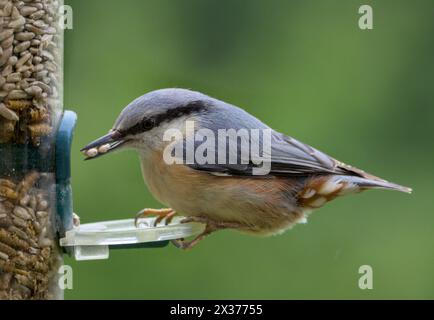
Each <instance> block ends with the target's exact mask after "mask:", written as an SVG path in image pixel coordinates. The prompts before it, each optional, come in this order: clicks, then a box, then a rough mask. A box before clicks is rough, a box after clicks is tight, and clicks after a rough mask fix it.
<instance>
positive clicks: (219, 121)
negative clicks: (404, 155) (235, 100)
mask: <svg viewBox="0 0 434 320" xmlns="http://www.w3.org/2000/svg"><path fill="white" fill-rule="evenodd" d="M211 103H212V104H214V106H215V108H214V109H213V111H211V112H210V113H208V114H206V115H204V116H203V117H202V118H201V120H200V122H201V123H200V124H201V127H202V128H207V129H209V130H210V131H213V133H214V136H216V137H217V136H218V129H219V128H225V129H229V128H231V129H235V130H237V131H238V130H242V129H246V130H247V131H249V132H252V130H259V131H261V132H264V131H267V130H269V132H270V134H269V139H268V140H270V141H269V142H268V145H270V148H262V150H261V152H262V155H263V156H265V158H267V160H265V161H268V163H269V170H268V171H267V174H265V175H266V176H306V175H310V174H350V175H358V173H357V172H354V171H352V170H351V167H349V166H346V165H345V164H343V163H340V162H339V161H337V160H335V159H333V158H331V157H330V156H328V155H326V154H325V153H323V152H321V151H318V150H316V149H314V148H312V147H311V146H308V145H306V144H304V143H302V142H300V141H298V140H296V139H294V138H291V137H289V136H286V135H283V134H281V133H278V132H276V131H274V130H272V129H271V128H270V127H268V126H267V125H265V124H264V123H263V122H261V121H260V120H259V119H257V118H255V117H254V116H252V115H250V114H249V113H247V112H245V111H244V110H243V109H240V108H238V107H236V106H233V105H229V104H226V103H223V102H221V101H215V100H213V101H211ZM264 137H265V135H261V134H260V135H259V136H255V137H254V136H253V134H252V135H251V136H250V137H249V138H248V140H249V142H250V143H251V145H254V144H257V145H259V146H265V145H267V143H264V141H268V140H267V139H264ZM227 139H228V140H226V148H225V147H223V148H219V147H217V146H216V148H215V150H216V152H215V153H216V154H215V157H214V161H211V162H207V163H203V162H202V163H198V162H197V161H194V163H193V164H188V165H189V166H190V167H191V168H193V169H195V170H201V171H207V172H210V173H212V174H216V175H235V176H252V175H254V170H255V168H258V167H260V166H261V164H260V163H259V164H258V161H257V160H258V159H257V157H256V158H255V157H254V156H252V154H249V157H248V159H246V157H245V154H244V156H243V154H242V153H241V151H240V150H241V149H242V148H241V146H242V141H243V139H239V138H237V137H235V140H236V141H234V138H233V137H228V138H227ZM244 140H246V139H244ZM230 142H232V143H234V145H236V146H237V148H236V149H235V151H234V148H232V149H230V148H229V143H230ZM217 143H219V142H218V141H217ZM199 144H200V143H199ZM222 150H223V151H224V152H225V156H224V157H219V154H218V153H219V152H220V153H221V152H222ZM219 158H220V159H221V158H225V161H223V162H222V161H218V160H219ZM230 158H232V159H233V158H236V159H237V161H236V162H235V163H234V161H230Z"/></svg>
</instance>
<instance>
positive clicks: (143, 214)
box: [134, 208, 176, 227]
mask: <svg viewBox="0 0 434 320" xmlns="http://www.w3.org/2000/svg"><path fill="white" fill-rule="evenodd" d="M175 215H176V211H175V210H173V209H171V208H167V209H143V210H142V211H140V212H139V213H138V214H137V215H136V218H135V219H134V224H135V226H136V227H139V225H140V219H142V218H147V217H148V216H157V219H155V222H154V227H156V226H157V225H158V224H159V223H160V222H161V221H163V220H165V224H166V226H167V225H168V224H169V223H170V222H172V220H173V217H175Z"/></svg>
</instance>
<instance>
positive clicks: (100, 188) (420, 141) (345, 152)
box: [65, 0, 434, 299]
mask: <svg viewBox="0 0 434 320" xmlns="http://www.w3.org/2000/svg"><path fill="white" fill-rule="evenodd" d="M66 3H67V4H70V5H71V6H72V7H73V10H74V29H73V30H69V31H66V37H65V41H66V43H65V106H66V108H69V109H72V110H74V111H76V112H77V113H78V116H79V123H78V126H77V130H76V135H75V143H74V152H73V187H74V201H75V203H74V207H75V211H76V212H77V213H78V214H79V215H80V216H81V219H82V223H87V222H94V221H103V220H111V219H124V218H131V217H133V216H134V214H135V213H136V212H137V211H139V210H140V209H142V208H144V207H156V208H158V207H160V204H159V203H158V202H157V201H156V200H154V199H153V197H152V196H151V195H150V193H149V192H148V191H147V189H146V188H145V186H144V183H143V181H142V177H141V172H140V167H139V161H138V157H137V155H136V154H135V153H134V152H125V153H119V154H115V155H112V156H108V157H107V158H106V157H104V158H101V159H99V160H96V161H90V162H84V161H83V157H82V156H81V154H80V153H79V149H80V147H82V146H84V145H85V144H86V143H88V142H89V141H91V140H93V139H94V138H96V137H99V136H100V135H102V134H104V133H106V132H107V130H108V129H110V127H111V126H112V124H113V122H114V120H115V119H116V117H117V115H118V114H119V112H120V111H121V109H122V108H123V107H124V106H125V105H127V104H128V103H129V102H130V101H131V100H133V99H134V98H136V97H138V96H140V95H142V94H144V93H146V92H148V91H151V90H154V89H159V88H164V87H183V88H192V89H195V90H198V91H202V92H204V93H207V94H209V95H211V96H214V97H217V98H220V99H223V100H225V101H228V102H231V103H233V104H236V105H239V106H241V107H243V108H244V109H246V110H247V111H249V112H251V113H253V114H254V115H256V116H257V117H259V118H260V119H262V120H263V121H264V122H265V123H267V124H268V125H270V126H272V127H273V128H275V129H276V130H278V131H281V132H284V133H286V134H288V135H291V136H293V137H295V138H298V139H300V140H302V141H303V142H306V143H309V144H311V145H313V146H314V147H317V148H318V149H320V150H322V151H324V152H327V153H329V154H330V155H332V156H334V157H336V158H338V159H340V160H342V161H345V162H347V163H349V164H352V165H355V166H358V167H360V168H363V169H365V170H367V171H369V172H372V173H374V174H377V175H380V176H381V177H384V178H385V179H389V180H391V181H394V182H397V183H401V184H404V185H408V186H411V187H413V188H414V193H413V195H411V196H409V195H406V194H401V193H394V192H386V191H371V192H366V193H363V194H361V195H356V196H350V197H346V198H342V199H339V200H337V201H334V202H332V203H330V204H328V205H327V206H326V207H324V208H323V209H321V210H319V211H316V212H315V213H314V214H313V215H312V216H311V217H310V220H309V223H308V224H307V225H298V226H296V227H295V228H294V229H293V230H291V231H289V232H287V233H285V234H284V235H281V236H276V237H270V238H255V237H251V236H246V235H242V234H238V233H236V232H233V231H223V232H219V233H216V234H214V235H212V236H211V237H209V238H207V239H206V240H205V241H204V242H202V243H201V244H200V245H199V246H198V247H196V248H195V249H194V250H192V251H190V252H183V251H180V250H177V249H176V248H175V247H173V246H169V247H167V248H164V249H154V250H136V249H135V250H125V251H112V252H111V253H110V254H111V257H110V260H107V261H95V262H75V261H73V260H72V259H70V258H68V259H66V263H68V264H70V265H72V266H73V269H74V289H73V290H70V291H67V292H66V298H67V299H89V298H96V299H106V298H120V299H127V298H133V299H190V298H197V299H208V298H210V299H214V298H215V299H223V298H226V299H305V298H318V299H329V298H330V299H337V298H344V299H353V298H354V299H367V298H375V299H388V298H399V299H402V298H434V251H433V244H434V210H433V209H434V205H433V201H432V197H433V186H434V184H433V181H434V170H432V165H433V161H434V150H433V147H432V146H433V144H432V141H433V138H434V134H433V133H434V132H433V131H434V130H433V120H434V90H433V89H434V87H433V85H434V83H433V75H434V59H433V57H434V42H433V31H434V19H433V14H434V2H433V1H431V0H427V1H395V0H394V1H392V0H389V1H362V2H361V1H346V0H345V1H344V0H342V1H302V0H298V1H284V0H281V1H278V0H273V1H246V0H235V1H234V0H225V1H222V0H219V1H214V0H208V1H203V0H184V1H177V0H151V1H149V0H146V1H143V0H123V1H114V0H91V1H89V0H69V1H66ZM362 4H371V5H372V6H373V10H374V30H370V31H362V30H360V29H359V28H358V19H359V14H358V8H359V6H360V5H362ZM361 265H370V266H372V267H373V270H374V289H373V290H364V291H363V290H360V289H359V288H358V280H359V277H360V275H359V274H358V269H359V267H360V266H361Z"/></svg>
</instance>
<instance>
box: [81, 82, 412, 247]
mask: <svg viewBox="0 0 434 320" xmlns="http://www.w3.org/2000/svg"><path fill="white" fill-rule="evenodd" d="M189 124H190V125H191V124H193V125H194V129H193V137H197V135H195V134H198V135H199V139H195V140H194V141H193V148H194V150H193V153H189V152H190V151H189V150H188V147H189V142H188V141H189V138H190V137H191V135H192V134H191V132H190V133H189V132H188V125H189ZM222 130H225V131H226V133H227V132H229V131H230V130H233V131H232V134H226V135H225V136H224V139H222V141H220V140H219V143H218V144H217V143H216V142H215V141H211V140H212V134H214V135H215V137H220V136H221V132H225V131H222ZM255 130H260V131H262V132H263V133H262V135H261V134H253V131H255ZM234 131H235V132H236V133H237V134H235V135H234V134H233V132H234ZM176 132H178V133H179V134H175V133H176ZM201 132H202V133H201ZM250 132H252V134H250V135H247V136H246V135H244V136H242V134H241V133H247V134H249V133H250ZM267 132H268V134H266V133H267ZM240 135H241V136H240ZM168 136H169V137H171V138H170V139H168ZM204 137H205V138H206V139H205V138H204ZM199 142H200V143H207V145H206V147H203V146H202V147H201V146H200V144H199ZM245 142H246V144H244V143H245ZM267 142H268V148H267ZM243 145H244V146H249V147H248V148H247V153H246V152H244V151H245V150H244V151H243V150H242V149H243V148H242V147H243ZM254 145H259V146H260V150H259V151H260V152H259V154H257V155H256V158H255V157H254V154H253V152H252V154H249V151H252V150H253V149H252V148H251V147H252V146H254ZM173 146H176V147H181V152H180V153H179V152H178V153H177V151H179V150H178V149H176V148H174V149H170V150H169V152H167V150H168V148H169V147H173ZM190 146H191V144H190ZM121 148H122V149H124V148H132V149H135V150H136V151H137V152H138V153H139V155H140V159H141V166H142V172H143V177H144V180H145V182H146V184H147V186H148V188H149V190H150V191H151V193H152V194H153V195H154V196H155V198H157V199H158V200H159V201H160V202H161V203H163V204H164V205H166V206H168V207H170V208H171V209H161V210H153V209H145V210H143V211H142V212H141V213H139V214H138V215H137V217H136V223H137V221H138V219H139V218H141V217H145V216H147V215H155V214H156V215H157V216H158V218H157V219H156V223H159V222H161V221H162V220H163V219H165V221H166V223H170V221H171V220H172V218H173V216H174V215H175V214H176V213H180V214H182V215H184V216H186V219H185V220H184V221H185V222H190V221H197V222H202V223H205V224H206V229H205V231H204V233H203V234H201V235H199V236H198V237H196V238H195V239H194V240H192V241H190V242H186V241H182V240H179V241H177V242H176V244H177V245H178V246H180V247H182V248H191V247H193V246H194V245H195V244H197V243H198V242H199V241H200V240H201V239H203V237H205V236H206V235H208V234H210V233H212V232H214V231H216V230H219V229H227V228H230V229H237V230H240V231H243V232H247V233H252V234H259V235H270V234H276V233H280V232H283V231H284V230H286V229H288V228H290V227H292V226H293V225H294V224H296V223H297V222H303V221H305V219H306V217H307V214H308V213H309V212H311V211H312V210H313V209H317V208H320V207H322V206H323V205H324V204H325V203H326V202H328V201H330V200H333V199H334V198H336V197H338V196H341V195H344V194H349V193H356V192H360V191H363V190H366V189H374V188H380V189H391V190H397V191H401V192H406V193H410V192H411V189H410V188H406V187H403V186H400V185H397V184H394V183H390V182H387V181H385V180H383V179H380V178H378V177H375V176H373V175H371V174H368V173H365V172H364V171H362V170H360V169H357V168H354V167H351V166H349V165H346V164H344V163H342V162H339V161H337V160H335V159H333V158H331V157H330V156H328V155H326V154H324V153H323V152H320V151H318V150H316V149H314V148H312V147H310V146H308V145H306V144H303V143H301V142H300V141H297V140H296V139H294V138H291V137H289V136H286V135H283V134H281V133H278V132H276V131H274V130H272V129H271V128H269V127H268V126H266V125H265V124H264V123H262V122H261V121H260V120H258V119H256V118H255V117H253V116H252V115H250V114H248V113H247V112H245V111H244V110H242V109H240V108H238V107H235V106H233V105H230V104H228V103H225V102H223V101H220V100H217V99H214V98H211V97H209V96H206V95H204V94H202V93H199V92H194V91H190V90H185V89H162V90H157V91H153V92H150V93H148V94H145V95H143V96H142V97H140V98H138V99H136V100H135V101H133V102H132V103H131V104H129V105H128V106H127V107H126V108H125V109H124V110H123V111H122V113H121V114H120V116H119V118H118V119H117V121H116V123H115V125H114V127H113V129H112V130H111V131H110V132H109V133H108V134H107V135H105V136H103V137H102V138H100V139H98V140H96V141H94V142H92V143H90V144H89V145H88V146H86V147H85V148H84V149H83V150H82V151H83V152H85V154H87V155H88V159H91V158H92V159H93V158H96V157H98V156H100V155H102V154H106V153H110V152H111V151H113V150H118V149H121ZM200 148H201V149H200ZM261 148H262V149H261ZM98 149H100V152H96V151H95V150H98ZM199 149H200V151H201V152H200V153H199V154H200V155H201V158H200V159H197V157H193V158H192V157H190V159H188V154H190V155H191V154H193V155H196V154H197V151H199ZM240 149H241V150H240ZM244 149H246V148H244ZM267 150H268V151H267ZM194 152H196V153H194ZM173 153H175V154H176V155H175V156H177V157H178V158H181V159H178V160H181V161H173V162H170V161H169V162H168V161H167V158H168V156H173ZM223 153H224V154H223ZM260 155H262V158H261V157H260ZM267 155H268V156H269V157H266V156H267ZM258 157H259V159H262V162H263V163H262V164H260V163H259V162H258ZM204 158H205V159H207V160H210V161H205V162H204V161H203V159H204ZM234 159H235V161H234ZM264 159H265V160H264ZM213 160H216V161H213ZM231 160H232V161H231ZM260 167H262V168H264V167H265V168H267V171H264V173H262V174H255V169H259V168H260Z"/></svg>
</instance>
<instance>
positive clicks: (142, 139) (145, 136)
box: [132, 117, 193, 151]
mask: <svg viewBox="0 0 434 320" xmlns="http://www.w3.org/2000/svg"><path fill="white" fill-rule="evenodd" d="M187 119H188V120H193V119H192V118H191V117H190V118H188V117H182V118H179V119H176V120H172V121H170V122H163V123H161V124H160V125H159V126H158V127H156V128H154V129H152V130H149V131H147V132H144V133H142V134H139V135H137V136H136V137H135V138H134V140H135V141H134V142H133V143H132V145H134V148H136V149H140V150H143V151H147V150H161V149H163V148H164V147H165V146H166V145H167V144H168V143H169V142H170V141H164V139H163V137H164V134H165V132H167V131H168V130H174V129H175V130H179V131H180V132H181V134H182V136H184V133H185V121H186V120H187Z"/></svg>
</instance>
